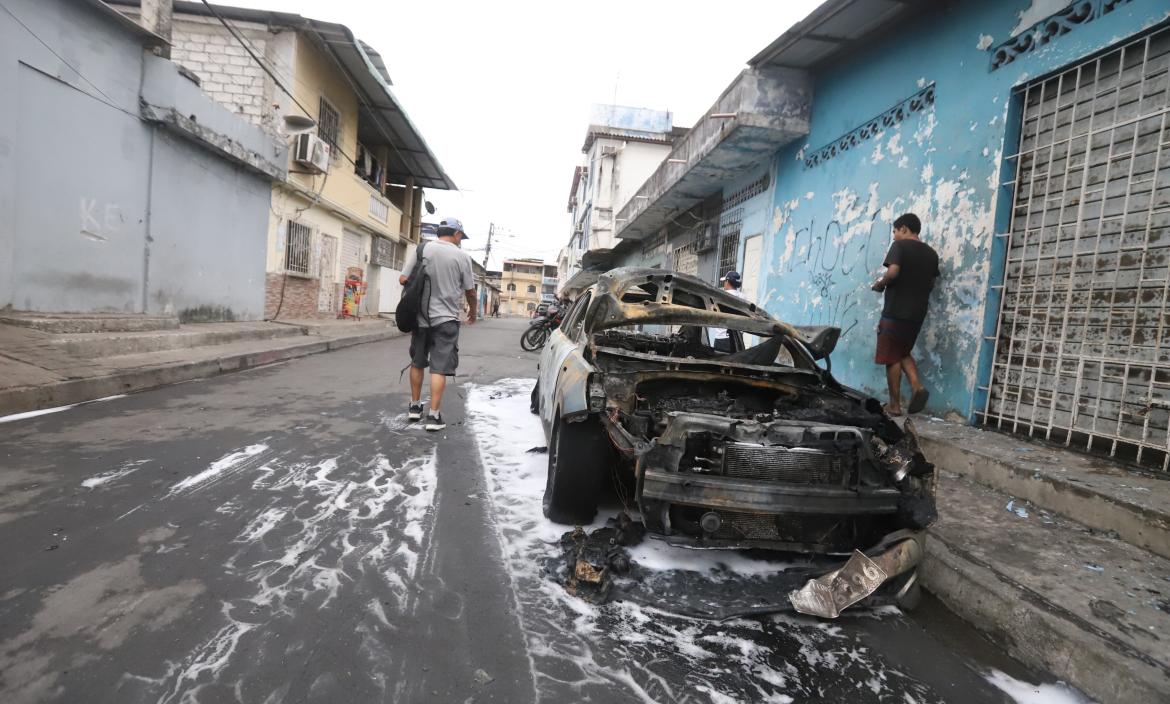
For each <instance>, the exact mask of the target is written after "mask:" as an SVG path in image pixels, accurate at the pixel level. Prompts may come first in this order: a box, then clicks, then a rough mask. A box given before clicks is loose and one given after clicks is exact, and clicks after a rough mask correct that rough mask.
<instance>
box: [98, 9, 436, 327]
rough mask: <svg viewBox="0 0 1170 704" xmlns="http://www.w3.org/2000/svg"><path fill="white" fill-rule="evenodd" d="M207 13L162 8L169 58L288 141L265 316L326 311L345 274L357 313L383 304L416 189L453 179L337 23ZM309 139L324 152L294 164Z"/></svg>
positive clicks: (390, 296) (407, 234) (334, 309)
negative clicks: (358, 289)
mask: <svg viewBox="0 0 1170 704" xmlns="http://www.w3.org/2000/svg"><path fill="white" fill-rule="evenodd" d="M115 1H118V0H115ZM216 10H217V12H218V14H219V17H216V16H214V15H213V14H212V13H211V12H210V11H208V10H207V9H206V8H205V7H204V6H199V5H190V4H188V5H185V6H184V9H183V10H179V9H178V8H176V11H175V16H174V23H173V30H172V31H173V37H172V41H173V48H172V56H171V58H172V59H173V60H174V61H175V62H177V63H179V64H180V65H182V66H183V67H184V68H186V69H188V70H189V71H190V72H191V73H192V74H193V75H194V76H195V77H196V78H197V79H198V80H199V81H200V85H201V87H202V88H203V90H204V92H206V93H207V94H208V95H210V96H211V97H212V98H213V99H215V100H216V101H217V102H219V103H221V104H223V105H224V106H226V107H228V108H229V109H231V110H233V111H234V112H237V113H239V114H241V115H243V116H246V117H248V118H249V119H251V120H252V121H253V122H255V123H256V124H258V125H260V126H261V127H263V128H265V129H266V130H269V131H270V132H271V133H273V134H276V135H282V136H283V137H284V139H286V141H287V142H288V145H289V160H290V161H289V175H288V178H287V180H285V181H284V182H282V183H277V184H275V185H274V186H273V193H272V208H271V217H270V222H269V226H268V236H267V252H268V254H267V271H266V287H265V290H266V299H267V300H266V305H265V317H267V318H277V317H279V318H281V319H290V318H307V317H333V316H336V315H338V314H339V313H340V312H341V310H342V307H343V301H344V297H345V281H346V276H347V273H348V272H352V273H354V274H357V275H359V276H360V281H361V284H362V288H364V291H365V295H364V296H363V298H362V300H361V302H360V304H359V305H358V308H357V312H358V313H359V314H360V315H363V316H365V315H377V314H378V313H379V312H393V310H394V307H395V305H396V304H397V302H398V297H399V293H400V291H401V287H400V286H399V284H398V275H399V274H400V273H401V268H402V264H403V262H404V261H405V260H406V258H407V256H408V254H409V253H410V251H411V249H412V248H413V247H414V246H415V244H416V243H417V242H418V240H419V224H420V211H421V210H422V205H423V203H424V199H423V191H422V189H423V188H437V189H443V190H448V189H454V188H455V185H454V183H453V182H452V181H451V179H450V178H449V177H448V176H447V174H446V173H445V172H444V171H443V168H442V166H441V165H440V164H439V162H438V160H437V159H436V158H435V156H434V154H433V153H432V152H431V150H430V148H429V147H428V146H427V144H426V142H425V141H424V140H423V138H422V135H421V134H420V133H419V132H418V130H417V129H416V128H415V126H414V125H413V124H412V123H411V121H410V118H409V117H407V115H406V112H405V111H404V110H403V108H402V106H401V105H400V104H399V102H398V101H397V99H396V98H395V96H394V94H393V93H392V92H391V89H390V76H389V74H388V73H387V71H386V67H385V65H384V63H383V61H382V58H381V57H380V56H379V55H378V53H377V52H376V51H374V50H373V49H372V48H371V47H369V46H368V45H366V44H365V43H364V42H361V41H359V40H358V39H357V38H356V37H355V36H354V34H353V32H351V31H350V30H349V29H348V28H347V27H345V26H344V25H339V24H333V23H329V22H320V21H317V20H311V19H306V18H304V17H301V16H299V15H293V14H289V13H282V12H268V11H262V10H249V9H244V8H232V7H223V6H218V5H217V6H216ZM124 11H125V12H127V14H133V13H134V12H135V11H136V10H135V9H134V8H125V9H124ZM225 25H226V26H225ZM290 92H291V94H292V95H289V93H290ZM298 118H309V119H310V120H311V121H312V122H309V121H308V120H303V119H300V121H299V122H298ZM314 123H315V124H314ZM318 140H319V141H318ZM322 142H323V143H324V144H327V145H328V148H329V151H330V152H331V154H330V156H329V157H328V159H326V160H321V159H318V160H317V161H316V163H315V164H314V163H313V161H314V160H313V159H311V158H298V157H310V156H311V154H312V150H316V152H317V153H318V154H319V155H320V154H321V153H322V150H321V146H322V145H321V143H322Z"/></svg>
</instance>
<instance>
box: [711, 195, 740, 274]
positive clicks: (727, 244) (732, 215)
mask: <svg viewBox="0 0 1170 704" xmlns="http://www.w3.org/2000/svg"><path fill="white" fill-rule="evenodd" d="M742 227H743V209H742V208H736V209H734V210H730V211H728V212H725V213H724V214H723V215H722V216H721V217H720V218H719V271H718V272H716V274H715V278H716V279H720V278H723V275H724V274H726V273H727V272H729V271H735V269H736V266H737V265H738V264H739V232H740V229H741V228H742Z"/></svg>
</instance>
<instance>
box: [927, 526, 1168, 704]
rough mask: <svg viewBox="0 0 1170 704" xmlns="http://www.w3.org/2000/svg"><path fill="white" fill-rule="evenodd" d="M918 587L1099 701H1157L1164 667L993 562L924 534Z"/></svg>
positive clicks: (1142, 703)
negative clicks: (986, 561) (923, 554)
mask: <svg viewBox="0 0 1170 704" xmlns="http://www.w3.org/2000/svg"><path fill="white" fill-rule="evenodd" d="M920 575H921V576H922V580H923V586H924V587H925V588H926V589H927V590H929V591H930V592H931V593H933V594H934V595H935V596H937V597H939V598H940V599H941V600H942V601H943V602H945V603H946V605H947V606H948V607H950V608H951V610H953V611H954V612H955V613H956V614H957V615H958V616H959V617H961V618H962V619H964V620H965V621H967V622H969V623H972V624H974V625H975V626H976V627H977V628H979V629H980V630H982V631H984V632H985V633H987V634H988V635H990V636H991V637H992V639H993V640H995V641H996V642H997V643H999V644H1001V645H1003V646H1004V647H1005V649H1006V650H1007V651H1008V653H1010V654H1011V655H1012V656H1013V657H1015V658H1017V659H1019V660H1020V661H1022V662H1024V663H1025V664H1027V665H1030V666H1032V667H1035V668H1037V669H1040V670H1046V671H1048V672H1051V673H1052V674H1053V675H1055V676H1056V677H1058V678H1060V679H1062V680H1064V681H1066V682H1068V683H1070V684H1073V685H1074V686H1076V687H1078V688H1080V689H1081V690H1082V691H1084V692H1085V693H1087V694H1089V695H1090V696H1092V697H1094V698H1095V699H1097V700H1098V701H1100V702H1102V704H1111V703H1112V702H1117V703H1118V704H1121V703H1124V704H1157V703H1159V702H1165V701H1166V692H1167V688H1168V686H1170V676H1168V673H1167V670H1166V669H1165V668H1166V666H1165V665H1162V666H1159V665H1158V663H1156V662H1152V658H1150V657H1149V656H1148V655H1145V654H1144V653H1140V652H1133V649H1132V647H1131V646H1129V645H1128V644H1127V643H1124V642H1122V641H1119V640H1117V639H1115V638H1113V637H1111V636H1110V635H1109V634H1108V633H1105V632H1103V631H1101V629H1099V628H1096V627H1095V626H1094V625H1093V624H1091V623H1088V622H1086V621H1084V620H1083V619H1080V618H1079V617H1077V616H1076V615H1075V614H1072V613H1071V612H1068V611H1067V610H1065V609H1063V608H1061V607H1060V606H1059V605H1058V604H1054V603H1052V602H1050V601H1048V600H1047V599H1045V598H1044V596H1043V595H1042V594H1039V593H1037V592H1035V591H1033V590H1031V589H1029V588H1027V587H1026V586H1024V585H1021V584H1018V583H1016V582H1014V581H1013V580H1012V579H1011V578H1010V577H1007V576H1006V575H1003V574H1000V573H999V572H997V571H995V569H994V567H993V566H991V565H988V564H985V563H984V562H983V561H982V560H979V559H978V558H975V557H974V556H972V555H970V554H968V553H966V552H965V551H964V550H963V549H962V548H961V547H959V546H956V545H951V544H949V543H948V542H946V541H944V540H942V539H940V538H939V537H938V536H936V535H933V534H931V535H930V536H929V538H928V539H927V558H926V560H925V561H924V563H923V566H922V568H921V571H920Z"/></svg>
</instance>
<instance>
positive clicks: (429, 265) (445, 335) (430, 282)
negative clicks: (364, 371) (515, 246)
mask: <svg viewBox="0 0 1170 704" xmlns="http://www.w3.org/2000/svg"><path fill="white" fill-rule="evenodd" d="M438 235H439V237H438V239H436V240H433V241H431V242H427V243H426V246H425V247H423V257H422V263H423V268H422V274H421V275H422V276H425V277H426V283H425V284H424V286H423V293H422V302H421V303H420V305H419V313H418V327H417V328H415V330H414V332H413V333H411V336H410V406H409V407H408V408H407V417H408V418H409V419H410V420H411V421H417V420H421V419H422V416H423V404H422V386H423V375H424V373H425V370H426V369H427V367H430V370H431V407H430V410H428V411H427V418H426V423H425V425H424V427H425V428H426V429H427V430H429V431H437V430H442V429H443V428H446V427H447V425H446V424H445V423H444V422H443V414H442V413H441V412H440V410H439V406H440V405H441V404H442V402H443V390H444V389H446V388H447V377H449V376H455V370H456V368H458V366H459V321H460V320H461V319H462V318H463V306H464V303H466V304H467V307H468V314H467V324H468V325H474V324H475V312H476V310H475V309H476V300H475V278H474V277H473V276H472V273H471V257H470V256H468V255H467V253H466V252H464V251H463V250H462V249H460V248H459V246H460V243H461V242H462V241H463V240H465V239H467V233H465V232H464V231H463V223H461V222H460V221H459V220H457V219H456V218H444V219H443V221H442V222H440V223H439V230H438ZM417 252H418V250H417V249H415V251H414V252H412V253H411V255H410V257H409V258H408V259H407V262H406V265H405V266H404V267H403V268H402V270H403V271H404V272H409V271H412V270H413V269H414V261H415V255H416V253H417ZM408 280H409V279H408V277H407V276H406V274H403V275H402V276H399V277H398V283H400V284H402V285H406V282H407V281H408Z"/></svg>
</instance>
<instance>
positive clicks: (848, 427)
mask: <svg viewBox="0 0 1170 704" xmlns="http://www.w3.org/2000/svg"><path fill="white" fill-rule="evenodd" d="M839 334H840V332H839V330H837V329H836V328H796V327H793V326H792V325H789V324H787V323H784V322H782V321H779V320H777V319H775V318H773V317H772V316H770V315H768V314H767V313H765V312H764V311H763V310H761V309H760V308H759V307H757V306H756V305H755V304H754V303H752V302H750V301H746V300H743V299H741V298H738V297H736V296H734V295H731V294H730V293H728V292H726V291H723V290H721V289H719V288H716V287H713V286H711V285H709V284H706V283H704V282H703V281H700V280H699V279H696V278H694V277H691V276H687V275H683V274H679V273H677V272H671V271H663V270H655V269H632V268H627V269H615V270H612V271H609V272H608V273H605V274H603V275H601V276H600V278H599V279H598V282H597V283H596V284H594V285H593V286H592V287H591V288H589V289H587V290H586V291H585V292H584V293H582V294H581V295H580V296H579V297H578V299H577V301H576V302H575V303H574V305H573V306H572V308H571V309H570V310H569V312H568V313H567V314H566V316H565V320H564V323H563V324H562V325H561V327H560V329H558V330H557V331H555V332H554V333H553V334H552V337H551V338H550V339H549V341H548V343H547V345H546V346H545V348H544V351H543V354H542V355H541V359H540V368H539V379H538V382H537V386H536V388H535V389H534V390H533V394H532V396H533V398H532V405H533V411H534V412H537V413H539V415H540V418H541V421H542V424H543V426H544V429H545V433H546V436H547V437H548V479H547V484H546V488H545V493H544V513H545V515H546V516H547V517H548V518H549V519H551V520H553V521H556V522H559V523H566V524H582V523H588V522H589V521H590V520H591V519H592V518H593V517H594V515H595V514H596V511H597V506H598V501H599V495H600V492H601V490H602V489H603V488H604V485H605V484H606V483H607V482H613V483H614V484H615V486H616V488H617V491H618V493H619V495H620V496H622V497H623V501H626V502H629V503H630V504H632V505H631V509H633V508H636V510H637V513H638V514H639V515H640V517H641V521H642V522H643V523H644V524H645V527H646V529H647V531H648V532H649V533H650V534H651V535H653V536H655V537H659V538H661V539H664V540H666V541H668V542H671V543H675V544H681V545H685V546H689V547H698V548H736V549H767V550H779V551H788V552H796V553H802V554H807V555H817V556H826V557H828V558H834V557H835V559H836V560H837V564H838V566H837V568H835V569H831V570H827V571H825V573H824V574H821V575H820V576H819V577H817V578H816V579H810V580H809V581H808V583H807V584H806V585H805V586H804V588H803V589H800V590H795V591H793V592H792V594H791V595H790V600H791V602H792V606H793V607H794V608H795V609H796V610H798V611H802V612H805V613H812V614H817V615H822V616H830V617H831V616H836V615H837V613H839V611H840V610H841V609H843V608H845V607H846V606H849V605H850V604H852V603H855V602H856V601H859V600H860V599H862V598H865V597H867V596H869V595H870V594H871V593H873V592H874V591H875V590H877V589H878V588H879V587H881V586H882V585H883V584H884V585H885V587H884V588H883V589H884V590H885V591H887V592H893V593H895V594H896V595H897V596H899V597H902V598H904V599H908V595H909V594H911V593H916V590H917V582H916V568H917V565H918V563H919V561H920V560H921V558H922V555H923V547H924V533H923V531H924V529H925V528H927V527H928V526H929V525H930V524H931V523H932V522H933V521H934V518H935V516H936V512H935V503H934V486H935V482H936V477H935V471H934V467H933V465H931V464H930V463H928V462H927V461H926V460H925V458H924V457H923V456H922V453H921V452H920V451H919V449H918V443H917V439H916V437H915V435H914V432H913V427H912V425H911V424H910V423H909V421H906V422H905V424H904V425H899V424H898V423H896V422H895V421H894V420H893V419H892V418H890V417H889V416H887V415H886V414H885V413H884V411H883V409H882V407H881V404H880V403H879V402H878V401H877V400H876V399H874V398H871V397H868V396H866V395H865V394H862V393H860V392H858V391H855V390H852V389H850V388H847V387H845V386H843V385H841V384H840V383H838V382H837V380H836V379H834V378H833V376H832V374H831V372H830V371H829V369H831V365H830V363H829V355H830V353H831V352H832V349H833V347H834V345H835V344H836V341H837V337H838V336H839ZM716 336H718V337H720V338H729V339H730V345H728V344H727V343H726V342H724V343H723V344H720V345H719V347H720V348H721V349H720V350H717V349H716V346H715V345H714V344H713V341H714V338H715V337H716ZM728 347H730V351H723V350H727V348H728ZM818 361H819V362H821V364H824V365H825V367H827V368H825V367H822V366H821V364H818Z"/></svg>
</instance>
